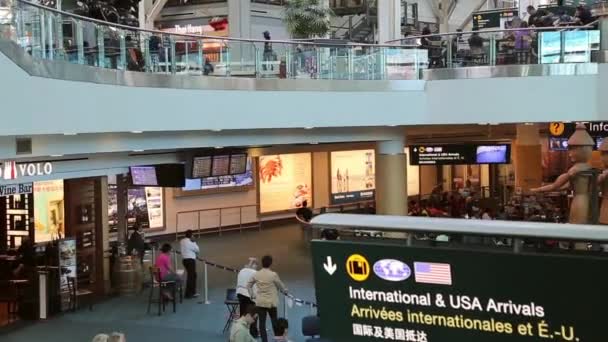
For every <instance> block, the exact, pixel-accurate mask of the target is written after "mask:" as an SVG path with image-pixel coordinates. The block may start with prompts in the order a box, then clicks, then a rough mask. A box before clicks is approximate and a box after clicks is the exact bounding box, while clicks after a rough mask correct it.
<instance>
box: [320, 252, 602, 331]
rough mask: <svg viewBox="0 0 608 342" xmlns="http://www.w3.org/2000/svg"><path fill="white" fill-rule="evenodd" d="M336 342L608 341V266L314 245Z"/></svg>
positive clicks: (324, 318)
mask: <svg viewBox="0 0 608 342" xmlns="http://www.w3.org/2000/svg"><path fill="white" fill-rule="evenodd" d="M312 251H313V262H314V271H315V284H316V292H317V301H318V304H319V313H320V316H321V331H322V336H323V337H325V338H329V339H331V340H332V341H334V342H351V341H415V342H461V341H462V342H514V341H517V342H523V341H530V342H531V341H535V342H538V341H546V342H550V341H551V342H570V341H575V342H604V341H606V340H607V339H606V337H605V336H606V328H605V326H604V325H605V324H606V310H608V288H607V284H608V275H607V274H606V270H608V258H600V257H583V256H563V255H560V256H558V255H526V254H517V255H516V254H511V253H506V252H488V251H483V252H482V251H465V250H454V249H440V248H421V247H405V246H399V245H386V244H361V243H353V242H342V241H314V242H313V247H312Z"/></svg>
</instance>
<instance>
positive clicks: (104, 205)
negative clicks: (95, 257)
mask: <svg viewBox="0 0 608 342" xmlns="http://www.w3.org/2000/svg"><path fill="white" fill-rule="evenodd" d="M95 191H99V203H98V205H99V210H100V213H99V216H100V217H99V223H100V226H101V227H100V228H99V229H98V230H97V231H101V245H102V246H101V251H102V253H100V257H101V258H102V262H101V263H102V266H103V267H102V268H103V293H105V294H109V293H110V290H111V284H110V273H111V271H112V268H111V267H112V265H110V259H109V258H105V257H104V256H103V255H104V254H105V252H103V251H107V250H109V249H110V227H109V224H108V222H109V219H108V177H100V179H99V182H98V185H97V189H95ZM97 241H100V240H99V239H98V240H97Z"/></svg>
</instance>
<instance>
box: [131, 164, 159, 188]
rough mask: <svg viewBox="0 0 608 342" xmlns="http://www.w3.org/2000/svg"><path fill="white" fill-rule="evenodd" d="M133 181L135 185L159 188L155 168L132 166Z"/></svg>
mask: <svg viewBox="0 0 608 342" xmlns="http://www.w3.org/2000/svg"><path fill="white" fill-rule="evenodd" d="M131 179H132V182H133V185H137V186H158V179H157V178H156V167H154V166H131Z"/></svg>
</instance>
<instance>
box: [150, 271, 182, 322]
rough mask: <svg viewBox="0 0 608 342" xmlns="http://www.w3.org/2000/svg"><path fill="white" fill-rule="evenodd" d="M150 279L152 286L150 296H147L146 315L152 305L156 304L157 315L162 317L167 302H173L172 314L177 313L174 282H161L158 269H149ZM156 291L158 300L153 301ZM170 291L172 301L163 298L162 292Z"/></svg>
mask: <svg viewBox="0 0 608 342" xmlns="http://www.w3.org/2000/svg"><path fill="white" fill-rule="evenodd" d="M150 277H151V279H152V284H151V286H150V295H149V296H148V314H149V313H150V309H151V307H152V304H155V303H156V304H158V315H159V316H160V315H162V313H163V312H164V311H165V305H166V302H167V301H171V302H173V312H174V313H175V312H176V311H177V300H176V296H177V293H176V292H177V286H176V284H175V282H174V281H161V278H160V268H158V267H150ZM155 290H158V300H154V291H155ZM167 290H169V291H171V295H172V297H173V299H172V300H170V299H167V298H165V296H163V292H165V291H167Z"/></svg>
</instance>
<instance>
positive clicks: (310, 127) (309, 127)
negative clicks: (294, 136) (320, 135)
mask: <svg viewBox="0 0 608 342" xmlns="http://www.w3.org/2000/svg"><path fill="white" fill-rule="evenodd" d="M313 128H314V127H312V126H308V127H304V129H313Z"/></svg>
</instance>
